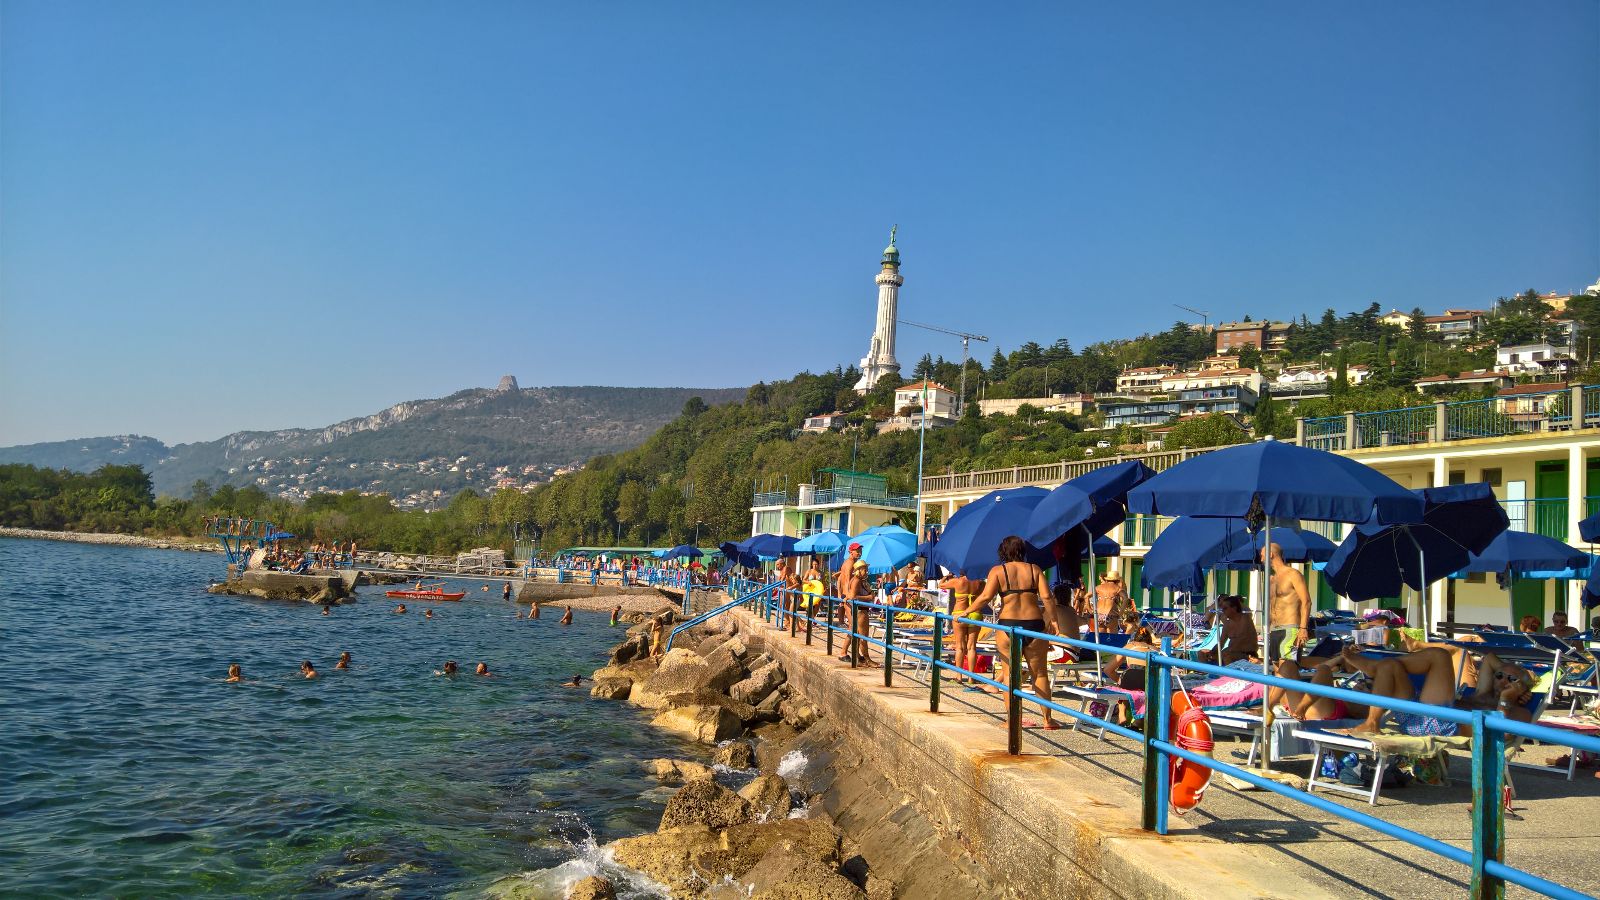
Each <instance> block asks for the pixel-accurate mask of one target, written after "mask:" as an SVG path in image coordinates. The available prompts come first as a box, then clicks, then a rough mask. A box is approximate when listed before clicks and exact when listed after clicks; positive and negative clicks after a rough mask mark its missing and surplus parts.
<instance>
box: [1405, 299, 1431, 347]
mask: <svg viewBox="0 0 1600 900" xmlns="http://www.w3.org/2000/svg"><path fill="white" fill-rule="evenodd" d="M1406 334H1407V335H1409V336H1410V337H1411V339H1412V340H1413V341H1425V340H1427V339H1428V320H1427V316H1425V315H1423V312H1422V307H1420V306H1414V307H1412V308H1411V321H1409V322H1407V323H1406Z"/></svg>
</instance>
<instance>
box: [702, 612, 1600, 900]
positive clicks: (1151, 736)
mask: <svg viewBox="0 0 1600 900" xmlns="http://www.w3.org/2000/svg"><path fill="white" fill-rule="evenodd" d="M774 587H776V585H775V584H774V585H766V586H764V587H763V588H762V589H761V590H760V591H755V592H751V593H749V594H746V595H744V596H741V597H739V598H738V599H737V600H734V601H732V602H730V603H729V604H727V605H726V606H724V607H722V608H721V609H720V610H718V611H717V612H719V613H720V612H721V611H722V610H726V609H731V608H735V607H738V606H753V607H756V608H757V611H758V613H759V614H760V615H761V616H762V617H763V618H764V619H766V620H767V621H768V622H769V623H774V624H776V625H777V626H778V627H779V628H782V627H783V626H784V625H785V624H787V626H788V631H789V633H790V635H791V636H796V635H797V630H798V627H799V623H801V622H804V623H805V626H804V631H805V636H804V640H805V643H806V645H807V646H810V645H811V643H812V638H813V631H814V629H816V628H821V629H823V630H824V631H825V634H826V639H827V648H826V652H827V653H828V654H829V655H830V656H831V655H832V653H833V640H834V636H835V634H842V635H843V636H844V640H845V641H846V645H847V649H846V655H847V657H848V658H849V661H850V664H851V666H852V667H854V666H855V665H856V661H857V648H858V647H864V646H866V645H870V646H875V647H878V648H879V649H880V650H881V651H882V652H883V657H884V658H883V661H882V664H883V678H884V685H885V686H887V687H892V686H893V677H894V657H895V655H901V656H905V657H908V658H911V659H915V660H917V661H919V662H921V663H924V664H926V665H927V666H928V667H929V673H930V677H929V679H928V688H929V709H930V711H932V712H935V713H936V712H938V711H939V700H940V677H941V673H943V672H954V673H956V674H957V677H965V678H970V679H973V680H974V681H978V682H981V683H983V684H987V685H990V686H991V687H995V688H998V689H999V690H1001V691H1002V692H1004V694H1005V697H1006V706H1007V749H1008V751H1009V752H1010V753H1012V754H1018V753H1020V752H1021V734H1022V728H1021V710H1022V704H1023V703H1030V704H1033V705H1035V706H1038V707H1041V708H1044V709H1048V710H1050V711H1052V712H1056V713H1060V714H1062V715H1064V716H1067V717H1069V718H1072V719H1075V720H1077V721H1080V722H1083V723H1085V724H1088V725H1091V726H1093V727H1095V728H1103V729H1105V730H1106V731H1108V732H1111V733H1112V734H1116V735H1120V736H1122V737H1125V738H1127V739H1129V740H1132V741H1135V742H1137V743H1138V744H1139V745H1140V747H1141V750H1142V753H1143V755H1144V757H1145V766H1144V777H1143V779H1142V782H1141V797H1142V798H1143V820H1142V825H1143V827H1144V829H1145V830H1147V831H1155V832H1157V833H1159V834H1166V833H1167V824H1168V823H1167V815H1168V800H1169V791H1170V787H1171V785H1170V776H1169V775H1167V776H1164V774H1163V773H1168V772H1169V759H1170V758H1171V757H1174V756H1175V757H1179V758H1182V759H1185V760H1188V761H1190V762H1193V763H1196V764H1198V765H1201V766H1205V767H1206V768H1209V769H1211V770H1212V771H1214V772H1222V773H1224V774H1227V775H1229V776H1232V777H1234V778H1237V779H1239V780H1241V781H1245V782H1248V783H1250V784H1252V785H1255V786H1256V787H1258V788H1261V789H1263V790H1267V791H1271V792H1272V793H1275V794H1278V795H1279V796H1282V797H1284V798H1287V799H1290V800H1294V801H1297V802H1300V803H1304V804H1306V805H1308V806H1311V807H1313V808H1316V809H1319V810H1321V811H1323V812H1325V813H1328V814H1330V815H1334V816H1338V817H1339V818H1342V819H1345V820H1346V821H1349V822H1354V823H1356V824H1358V825H1363V826H1365V827H1368V828H1371V829H1373V830H1374V831H1377V832H1379V833H1380V834H1384V835H1386V836H1388V837H1391V838H1394V839H1396V840H1400V841H1403V842H1405V843H1408V844H1411V845H1412V846H1414V847H1418V848H1420V849H1423V850H1427V851H1428V852H1430V853H1433V854H1436V855H1438V856H1442V857H1444V858H1446V859H1449V860H1451V861H1453V862H1458V863H1461V864H1462V865H1465V866H1468V867H1469V868H1470V870H1471V873H1472V889H1471V895H1472V896H1473V897H1503V896H1504V891H1505V885H1506V884H1507V883H1510V884H1515V885H1519V886H1521V887H1524V888H1527V889H1528V890H1531V891H1535V892H1537V893H1540V894H1544V895H1546V896H1550V897H1557V898H1561V900H1581V898H1583V897H1584V896H1585V895H1584V894H1582V893H1580V892H1578V891H1574V890H1572V889H1571V888H1568V887H1565V886H1563V885H1559V884H1556V883H1554V882H1552V881H1549V880H1547V879H1544V878H1541V877H1539V876H1537V875H1534V874H1532V873H1530V872H1525V871H1523V870H1521V869H1517V868H1514V867H1512V866H1509V865H1506V864H1505V862H1504V861H1503V857H1504V855H1505V820H1504V808H1503V805H1502V789H1503V787H1504V785H1505V784H1506V775H1505V769H1506V764H1507V763H1506V754H1505V751H1506V738H1507V737H1508V736H1516V737H1521V738H1525V739H1532V740H1537V741H1540V742H1542V743H1545V744H1551V745H1560V746H1565V747H1569V748H1572V749H1573V750H1574V751H1576V750H1583V751H1587V752H1590V753H1600V739H1596V738H1592V737H1586V736H1583V735H1579V734H1577V733H1575V732H1571V731H1564V730H1559V729H1554V728H1547V727H1544V726H1540V725H1537V724H1527V723H1523V722H1518V721H1517V720H1515V719H1509V718H1507V717H1505V716H1503V715H1500V714H1498V713H1491V712H1486V711H1483V710H1471V711H1469V710H1461V709H1456V708H1454V707H1445V706H1432V705H1429V704H1423V703H1418V702H1415V701H1410V700H1400V699H1397V698H1393V697H1386V696H1382V695H1374V694H1368V693H1362V692H1358V691H1351V690H1345V689H1342V688H1336V687H1329V686H1323V685H1318V684H1313V683H1310V682H1302V681H1293V680H1289V679H1285V678H1278V677H1275V676H1270V675H1265V674H1262V673H1259V672H1251V671H1244V670H1240V669H1231V668H1223V667H1221V666H1215V665H1211V664H1208V663H1202V662H1195V661H1191V660H1186V659H1180V658H1177V657H1174V656H1172V655H1171V653H1172V644H1171V638H1163V639H1162V646H1161V650H1160V651H1159V652H1153V651H1152V652H1143V651H1139V650H1130V649H1127V648H1126V647H1109V646H1106V645H1102V644H1099V643H1095V642H1093V641H1085V640H1081V639H1077V638H1068V637H1063V636H1061V635H1055V634H1043V633H1040V632H1036V631H1030V630H1027V629H1023V628H1018V627H1016V626H1012V625H998V624H993V623H988V622H985V623H983V624H982V625H981V626H980V627H981V628H983V629H985V630H987V631H992V632H998V633H1001V634H1004V635H1006V636H1007V638H1008V639H1009V647H1016V646H1018V645H1017V640H1018V639H1019V638H1025V639H1029V640H1039V641H1044V642H1045V643H1047V644H1056V645H1063V646H1067V647H1073V648H1076V649H1079V650H1084V651H1088V652H1091V653H1095V654H1110V655H1114V656H1120V657H1123V658H1125V659H1129V660H1136V661H1139V662H1142V663H1143V664H1144V665H1145V673H1146V680H1145V685H1146V690H1145V694H1146V707H1145V708H1146V712H1147V714H1146V716H1145V725H1144V730H1143V731H1142V732H1141V731H1138V730H1136V729H1133V728H1129V727H1126V726H1123V725H1120V724H1118V723H1116V722H1111V721H1108V720H1106V719H1103V718H1100V717H1097V716H1095V715H1093V714H1091V713H1088V712H1084V711H1080V710H1075V709H1070V708H1068V707H1066V706H1063V705H1061V704H1059V703H1057V702H1055V701H1054V700H1053V699H1050V698H1046V697H1041V696H1039V695H1038V694H1035V693H1032V692H1029V691H1024V690H1023V689H1022V682H1021V671H1022V666H1021V665H1007V666H1006V667H1007V677H1006V681H1005V682H1004V683H1002V682H1001V681H999V680H996V679H994V678H990V677H988V676H987V675H983V674H980V673H978V672H975V671H972V670H969V669H963V668H960V667H958V666H956V665H954V664H952V663H948V662H946V661H945V659H944V657H945V653H944V649H945V648H944V639H945V635H946V634H947V633H949V631H950V629H951V628H952V626H954V625H956V624H970V623H962V622H961V621H960V620H958V619H956V618H954V617H952V616H950V615H949V614H947V613H943V612H926V611H920V610H910V609H905V608H901V607H895V606H885V605H882V604H878V603H872V602H868V601H864V600H853V601H852V600H842V599H840V598H837V597H828V596H824V597H820V598H812V596H811V595H807V594H801V593H800V592H796V591H777V592H775V591H774V590H773V588H774ZM783 594H787V595H789V596H788V597H784V596H781V595H783ZM807 601H813V602H814V603H815V604H819V605H820V606H821V607H822V609H823V610H824V615H825V618H818V617H817V616H816V615H815V612H816V606H815V605H813V606H812V613H813V614H811V615H808V614H807V613H805V612H802V611H801V609H800V607H801V606H802V605H803V604H805V603H806V602H807ZM860 610H867V611H868V614H869V616H871V615H874V614H876V615H880V616H881V618H882V627H883V639H881V640H880V639H878V638H875V637H873V636H872V635H871V634H870V633H868V634H862V633H859V632H857V631H855V630H854V623H855V620H856V613H857V612H858V611H860ZM835 611H848V612H847V614H846V615H845V617H844V619H845V621H844V622H843V624H841V623H838V622H836V621H835V618H836V616H835V614H834V612H835ZM714 614H716V613H712V614H708V615H707V616H705V617H703V618H710V616H711V615H714ZM904 614H911V615H914V616H917V617H918V618H921V619H927V620H931V623H932V634H931V644H932V646H931V649H930V651H929V652H928V653H926V654H924V653H919V652H917V651H915V650H911V649H909V648H907V647H904V646H899V645H897V644H896V642H895V637H894V635H895V631H896V628H897V625H896V623H895V618H896V616H898V615H904ZM702 620H703V619H702ZM869 630H870V629H869ZM997 655H998V656H1000V658H1001V659H1002V660H1003V659H1004V656H1003V655H999V654H997ZM1002 665H1006V663H1005V662H1002ZM1181 672H1192V673H1195V674H1198V675H1206V676H1225V677H1228V678H1236V679H1239V680H1242V681H1249V682H1253V683H1256V684H1260V685H1263V686H1265V687H1267V688H1274V687H1276V688H1282V689H1285V690H1294V691H1299V692H1301V693H1305V694H1311V695H1314V696H1318V697H1326V698H1330V699H1334V700H1343V701H1345V702H1346V703H1355V704H1359V705H1362V706H1368V707H1378V708H1382V709H1385V710H1389V711H1392V712H1398V713H1409V714H1412V715H1424V716H1432V717H1434V718H1437V719H1439V720H1442V721H1446V722H1453V723H1456V724H1457V725H1465V726H1470V727H1471V728H1472V734H1473V743H1472V778H1473V799H1472V810H1471V813H1472V822H1473V845H1472V849H1471V850H1470V851H1468V850H1465V849H1462V848H1459V847H1454V846H1452V845H1450V844H1447V843H1444V842H1443V841H1440V840H1438V839H1436V838H1432V837H1429V836H1428V835H1425V834H1422V833H1420V832H1417V831H1413V830H1411V829H1409V828H1405V827H1403V826H1399V825H1395V824H1393V823H1391V822H1387V821H1384V820H1383V819H1380V818H1377V817H1376V816H1373V815H1370V814H1368V813H1364V812H1361V811H1359V810H1355V809H1350V808H1347V807H1345V806H1342V805H1340V804H1338V803H1334V802H1332V801H1330V800H1327V799H1325V798H1322V797H1318V796H1315V795H1313V794H1311V793H1310V792H1308V791H1303V790H1300V789H1297V788H1293V787H1290V786H1288V785H1284V784H1280V783H1278V782H1276V781H1272V780H1270V779H1266V778H1262V777H1261V776H1259V775H1257V774H1255V773H1253V772H1251V771H1249V770H1247V769H1244V768H1241V767H1239V766H1235V765H1232V764H1230V763H1226V762H1223V761H1220V760H1217V759H1214V758H1212V757H1209V756H1204V755H1201V754H1198V753H1194V752H1191V751H1189V750H1186V749H1184V748H1182V747H1180V746H1178V745H1177V744H1176V743H1174V742H1173V741H1171V740H1169V739H1168V738H1167V734H1168V729H1169V724H1170V723H1169V721H1168V720H1169V713H1170V709H1169V707H1170V703H1171V690H1172V678H1173V677H1174V676H1176V675H1178V674H1179V673H1181ZM1152 713H1153V714H1152Z"/></svg>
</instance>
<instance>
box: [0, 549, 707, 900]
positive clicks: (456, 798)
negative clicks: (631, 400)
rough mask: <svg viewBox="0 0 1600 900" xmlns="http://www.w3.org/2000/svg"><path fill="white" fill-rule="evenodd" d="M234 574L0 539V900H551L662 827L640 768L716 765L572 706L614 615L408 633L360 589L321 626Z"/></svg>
mask: <svg viewBox="0 0 1600 900" xmlns="http://www.w3.org/2000/svg"><path fill="white" fill-rule="evenodd" d="M222 574H223V559H222V556H221V555H220V554H217V555H213V554H198V553H184V552H179V551H164V550H146V549H138V548H125V547H106V546H95V545H83V544H65V543H57V542H53V541H28V540H15V539H0V585H3V586H4V591H3V598H4V599H0V610H3V612H4V615H3V618H0V648H4V656H3V659H4V661H5V663H6V675H5V677H4V681H3V683H0V895H6V896H29V897H45V896H97V897H100V896H107V897H110V896H117V897H150V896H199V895H209V896H286V895H297V896H325V897H341V896H372V895H378V896H405V897H414V896H421V897H429V896H477V895H480V894H482V893H483V889H484V888H485V887H486V886H487V885H489V884H490V883H491V882H493V881H494V880H495V879H496V878H498V877H501V876H505V875H509V874H515V873H537V874H536V877H535V880H534V881H533V882H531V884H532V885H533V886H534V888H535V893H543V892H548V893H549V894H551V895H553V896H558V897H559V896H561V892H562V890H563V888H564V886H565V884H567V883H570V881H571V880H573V879H574V878H575V877H577V876H579V875H582V874H590V873H592V872H593V870H594V869H595V868H596V867H597V865H600V862H599V861H598V859H597V858H598V856H599V854H597V852H596V850H595V845H596V843H597V842H598V843H604V842H606V841H609V840H612V839H614V838H617V837H621V836H624V835H630V834H638V833H642V832H646V831H651V830H654V828H655V826H656V824H657V823H658V822H659V820H660V816H661V811H662V808H663V804H664V801H665V798H666V797H667V796H669V792H667V791H665V790H663V789H661V788H660V787H658V786H657V785H656V784H655V783H654V780H653V779H650V778H647V777H646V776H645V775H644V773H643V771H642V769H641V767H640V766H639V762H638V761H640V760H643V759H649V758H652V757H657V756H667V755H673V756H680V757H687V758H703V757H704V755H705V754H704V751H703V750H699V749H696V748H694V747H693V746H692V745H689V744H686V743H683V742H681V741H678V740H676V739H674V738H672V737H670V736H667V735H664V734H662V733H660V732H658V731H656V730H654V729H651V728H648V727H647V726H646V724H645V720H644V718H643V717H642V716H641V715H640V714H639V713H638V712H637V711H636V710H633V709H632V708H630V707H628V706H627V705H625V704H616V703H606V702H601V701H597V700H592V699H590V697H589V692H588V690H587V689H583V690H575V689H571V688H563V687H561V686H560V685H559V682H560V681H561V680H562V679H564V678H568V677H570V676H572V675H573V674H575V673H582V674H584V675H585V676H587V675H588V673H590V672H591V671H593V670H594V669H595V668H596V667H597V666H599V665H601V664H602V663H603V662H604V661H605V653H606V651H607V650H608V649H609V648H610V646H611V645H612V644H614V643H615V642H616V641H618V640H620V639H621V633H620V632H621V629H619V628H612V627H610V626H609V625H608V624H607V617H606V616H605V615H603V614H598V613H585V612H581V611H580V612H577V613H576V614H575V615H576V621H575V622H574V623H573V624H572V625H570V626H566V627H563V626H561V625H560V624H559V623H558V620H559V618H560V617H559V615H551V614H550V612H549V610H546V612H545V615H544V616H543V617H541V618H540V619H538V620H536V621H529V620H523V619H516V618H514V617H513V615H514V612H515V610H514V608H513V606H512V605H511V604H509V603H504V602H502V601H501V600H500V599H499V585H498V583H497V584H496V585H495V587H494V590H493V591H491V592H489V593H483V592H480V591H479V584H480V583H477V582H468V581H461V582H456V583H454V588H455V589H458V590H459V589H463V588H464V589H466V590H467V591H468V594H467V598H466V600H465V601H463V602H461V603H428V602H408V604H407V605H408V607H409V608H410V609H411V612H410V613H409V614H407V615H395V614H393V613H392V612H391V611H390V610H391V609H392V608H393V606H394V602H393V601H387V600H385V598H384V597H383V593H382V592H383V589H382V588H381V587H372V586H363V587H362V588H361V589H360V600H359V602H357V603H354V604H347V605H343V606H336V607H334V608H333V611H332V614H331V615H329V616H323V615H321V608H320V607H318V606H315V605H312V604H307V603H286V602H267V601H258V600H250V599H243V598H237V597H225V596H212V595H210V594H207V593H205V587H206V585H207V584H208V583H209V582H211V581H212V580H216V579H219V578H220V577H221V576H222ZM428 607H432V608H433V610H434V618H433V619H432V620H431V621H430V620H427V619H425V618H424V617H423V615H422V613H423V610H424V609H425V608H428ZM345 650H348V651H350V653H351V654H352V656H353V658H354V668H352V669H350V670H348V671H335V670H334V663H335V661H336V660H337V659H338V656H339V653H340V652H341V651H345ZM447 659H454V660H456V661H457V662H459V663H460V666H461V674H460V675H457V676H456V677H454V678H445V677H439V676H436V675H435V674H434V670H436V669H439V668H440V667H441V666H442V665H443V663H444V661H445V660H447ZM302 660H311V661H312V663H313V664H314V665H315V667H316V668H317V670H318V671H319V672H320V673H321V674H320V677H318V678H316V679H313V680H309V681H308V680H306V679H304V678H302V677H300V675H299V673H298V668H299V665H300V662H301V661H302ZM480 660H481V661H484V662H487V663H488V664H489V666H490V668H491V669H492V670H493V671H494V672H495V674H496V677H494V678H481V677H477V676H474V675H473V674H471V672H472V668H473V666H474V664H476V663H477V662H479V661H480ZM235 662H236V663H239V664H240V665H242V666H243V667H244V674H245V676H246V678H247V679H248V680H247V681H246V682H245V683H242V684H228V683H225V682H224V680H223V679H224V677H225V675H226V672H227V668H228V664H229V663H235ZM629 887H630V888H631V889H630V890H629V891H627V893H629V894H632V895H634V896H647V895H648V894H649V893H650V891H649V889H648V886H647V885H645V886H639V885H630V886H629Z"/></svg>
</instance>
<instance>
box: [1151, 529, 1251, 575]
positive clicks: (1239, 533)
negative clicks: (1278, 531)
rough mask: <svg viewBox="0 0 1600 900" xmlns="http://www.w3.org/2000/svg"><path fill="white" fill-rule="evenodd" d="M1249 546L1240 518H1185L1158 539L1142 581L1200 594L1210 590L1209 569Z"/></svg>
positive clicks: (1246, 532) (1247, 550)
mask: <svg viewBox="0 0 1600 900" xmlns="http://www.w3.org/2000/svg"><path fill="white" fill-rule="evenodd" d="M1249 547H1250V532H1249V531H1247V530H1245V526H1244V522H1242V521H1240V520H1238V519H1208V518H1202V517H1198V516H1185V517H1184V518H1181V519H1178V520H1176V521H1174V522H1172V523H1171V524H1170V525H1168V526H1167V527H1166V528H1164V529H1162V531H1161V534H1159V535H1157V536H1156V539H1155V542H1154V543H1152V544H1151V545H1150V550H1149V551H1148V552H1147V553H1145V555H1144V568H1143V569H1142V570H1141V574H1140V576H1139V578H1140V581H1141V582H1142V583H1143V584H1146V585H1151V586H1154V587H1163V588H1170V589H1172V590H1175V591H1184V592H1186V593H1196V592H1199V591H1203V590H1205V589H1206V570H1207V569H1210V568H1213V567H1214V566H1216V565H1217V563H1219V562H1220V561H1221V560H1222V558H1223V557H1225V556H1227V555H1228V554H1230V553H1233V552H1235V551H1238V550H1240V549H1243V550H1244V551H1245V552H1249Z"/></svg>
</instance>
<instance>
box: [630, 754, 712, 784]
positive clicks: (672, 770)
mask: <svg viewBox="0 0 1600 900" xmlns="http://www.w3.org/2000/svg"><path fill="white" fill-rule="evenodd" d="M645 767H646V768H648V769H649V770H650V771H651V772H653V773H655V776H656V780H657V781H660V782H661V783H662V784H668V785H671V784H685V783H687V782H690V781H710V780H711V779H712V778H713V777H714V776H715V773H714V772H712V771H711V767H710V766H703V765H701V764H700V763H697V762H689V761H687V760H682V759H652V760H650V761H649V762H648V763H645Z"/></svg>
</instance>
